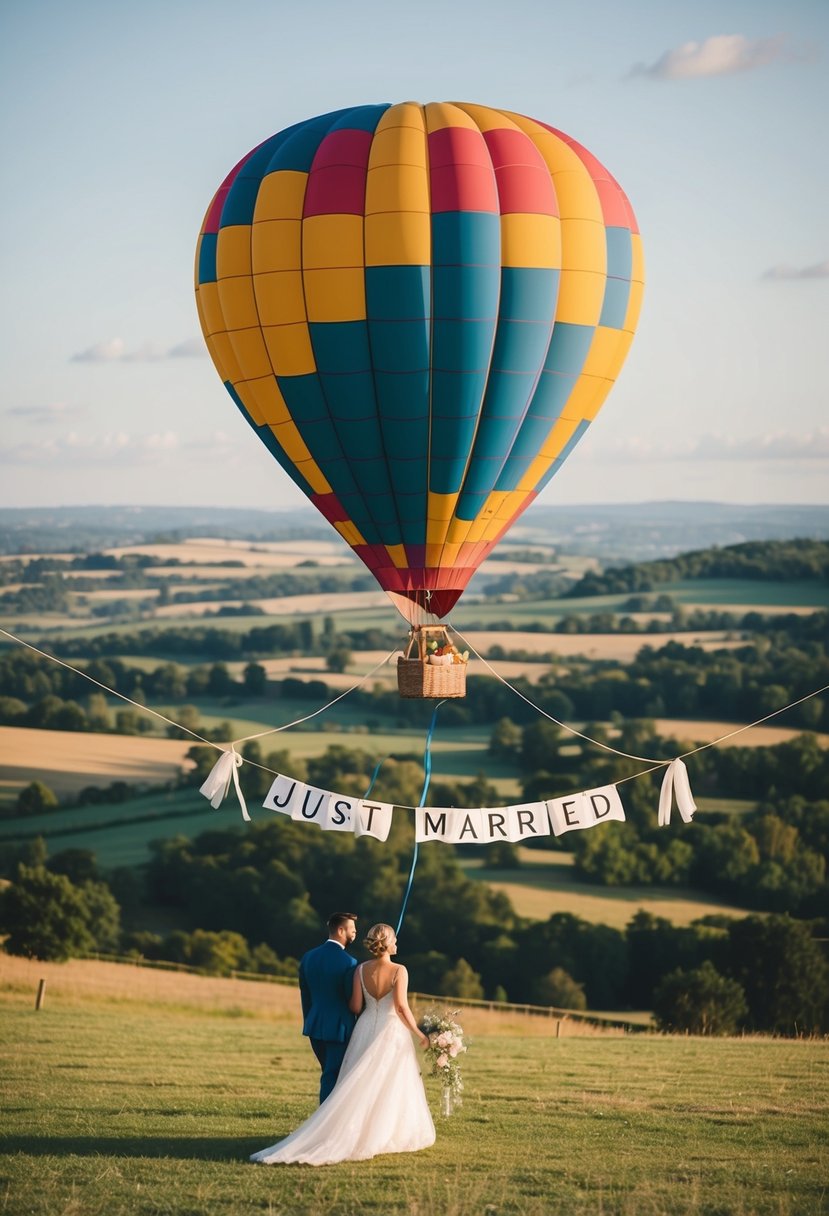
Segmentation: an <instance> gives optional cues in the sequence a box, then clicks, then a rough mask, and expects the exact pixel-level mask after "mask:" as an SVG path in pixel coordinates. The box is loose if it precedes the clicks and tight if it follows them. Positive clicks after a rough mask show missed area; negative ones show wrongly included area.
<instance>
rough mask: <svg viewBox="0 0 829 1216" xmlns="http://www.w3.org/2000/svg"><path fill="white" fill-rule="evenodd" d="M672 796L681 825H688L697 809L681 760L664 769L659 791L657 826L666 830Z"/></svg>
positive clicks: (669, 819)
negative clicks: (680, 818)
mask: <svg viewBox="0 0 829 1216" xmlns="http://www.w3.org/2000/svg"><path fill="white" fill-rule="evenodd" d="M674 795H676V806H677V810H678V811H679V813H680V815H681V816H682V822H683V823H690V822H691V820H692V819H693V817H694V811H695V810H696V809H697V804H696V803H695V802H694V795H693V794H692V793H691V784H690V782H689V780H688V770H687V768H686V767H685V763H684V761H682V760H679V759H677V760H672V761H671V763H670V764H669V765H668V767H667V768H666V769H665V776H664V777H663V778H662V789H661V790H660V791H659V819H658V822H659V826H660V827H661V828H666V827H667V826H668V824H669V823H670V822H671V807H672V806H673V801H674Z"/></svg>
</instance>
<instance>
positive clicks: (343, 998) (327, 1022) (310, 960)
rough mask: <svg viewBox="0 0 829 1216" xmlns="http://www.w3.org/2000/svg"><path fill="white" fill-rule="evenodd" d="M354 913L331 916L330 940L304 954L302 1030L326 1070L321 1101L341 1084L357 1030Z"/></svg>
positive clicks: (329, 922) (301, 992)
mask: <svg viewBox="0 0 829 1216" xmlns="http://www.w3.org/2000/svg"><path fill="white" fill-rule="evenodd" d="M356 920H357V916H356V914H355V913H354V912H335V913H334V915H333V916H329V918H328V941H327V942H323V943H322V945H321V946H317V947H316V949H314V950H309V951H308V952H307V954H303V956H302V958H301V959H300V961H299V991H300V996H301V997H302V1017H303V1026H302V1033H303V1034H304V1035H307V1036H308V1038H309V1039H310V1040H311V1047H312V1048H313V1051H314V1055H315V1056H316V1057H317V1059H318V1060H319V1063H320V1068H321V1069H322V1076H321V1077H320V1102H324V1101H325V1099H326V1098H327V1097H328V1095H329V1094H330V1093H331V1090H332V1089H333V1088H334V1086H335V1085H336V1083H337V1077H338V1076H339V1074H340V1067H341V1065H342V1062H343V1056H344V1055H345V1049H346V1047H347V1046H348V1040H349V1039H350V1038H351V1031H352V1030H353V1029H354V1014H353V1013H351V1012H350V1011H349V1008H348V1001H349V998H350V996H351V986H352V983H353V980H354V968H355V967H356V966H357V961H356V959H353V958H352V957H351V955H350V954H347V953H346V946H350V945H351V943H352V942H353V941H354V938H355V937H356V936H357V925H356Z"/></svg>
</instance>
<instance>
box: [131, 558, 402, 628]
mask: <svg viewBox="0 0 829 1216" xmlns="http://www.w3.org/2000/svg"><path fill="white" fill-rule="evenodd" d="M214 574H215V571H214ZM243 604H253V605H254V606H255V607H257V608H261V609H262V611H263V612H264V613H266V614H267V615H268V616H316V615H317V614H321V613H328V612H332V611H333V610H334V608H336V609H337V610H338V611H340V612H348V613H352V612H358V611H361V610H363V609H366V608H382V607H383V606H384V605H385V606H386V607H387V606H388V600H387V599H386V593H385V592H384V591H338V592H337V593H336V594H331V593H330V592H325V593H323V594H321V595H287V596H280V597H279V598H277V599H252V600H202V601H199V602H197V603H194V604H165V605H163V606H162V607H161V608H157V609H156V611H155V617H156V618H157V619H159V620H169V619H170V618H171V617H200V616H204V615H205V613H208V612H210V613H215V612H216V610H217V609H218V608H222V607H234V608H241V607H242V606H243ZM222 627H223V628H224V624H223V626H222Z"/></svg>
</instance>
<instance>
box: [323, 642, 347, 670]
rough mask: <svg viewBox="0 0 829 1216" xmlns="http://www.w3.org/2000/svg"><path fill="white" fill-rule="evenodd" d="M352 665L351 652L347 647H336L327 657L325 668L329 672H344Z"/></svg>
mask: <svg viewBox="0 0 829 1216" xmlns="http://www.w3.org/2000/svg"><path fill="white" fill-rule="evenodd" d="M350 664H351V651H350V650H348V649H347V648H346V647H345V646H336V647H335V648H334V649H333V650H329V652H328V654H327V655H326V656H325V666H326V667H327V668H328V670H329V671H333V672H339V673H341V672H343V671H345V670H346V668H347V667H349V666H350Z"/></svg>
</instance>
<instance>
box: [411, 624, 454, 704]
mask: <svg viewBox="0 0 829 1216" xmlns="http://www.w3.org/2000/svg"><path fill="white" fill-rule="evenodd" d="M448 640H449V639H448V635H447V633H446V626H445V625H415V627H414V628H413V629H412V632H411V634H410V635H409V644H408V646H407V647H406V653H405V655H404V656H403V657H402V658H399V659H398V660H397V688H398V691H399V693H400V695H401V697H412V698H415V697H416V698H420V699H423V700H428V699H430V698H434V699H438V698H441V699H442V698H444V697H465V696H466V663H447V664H443V663H439V664H438V663H430V662H429V660H428V654H427V650H426V645H427V643H428V642H432V641H434V642H437V643H438V645H439V646H442V645H445V644H446V643H447V642H448Z"/></svg>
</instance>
